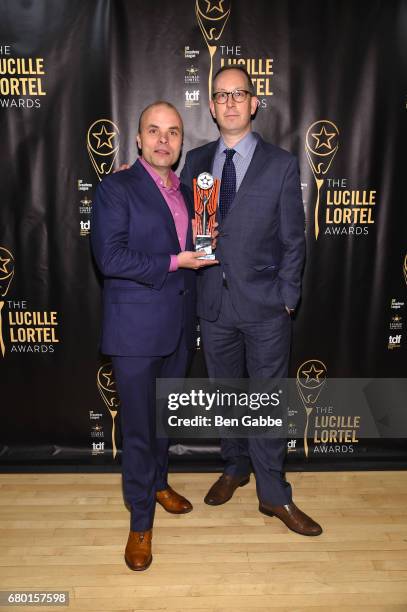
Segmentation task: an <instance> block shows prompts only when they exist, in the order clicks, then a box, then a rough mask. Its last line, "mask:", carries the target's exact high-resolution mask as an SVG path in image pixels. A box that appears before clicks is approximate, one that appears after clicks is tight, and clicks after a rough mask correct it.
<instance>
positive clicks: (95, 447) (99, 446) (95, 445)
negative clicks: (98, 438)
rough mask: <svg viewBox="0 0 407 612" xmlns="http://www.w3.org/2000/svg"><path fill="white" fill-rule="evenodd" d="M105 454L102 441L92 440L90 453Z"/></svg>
mask: <svg viewBox="0 0 407 612" xmlns="http://www.w3.org/2000/svg"><path fill="white" fill-rule="evenodd" d="M104 454H105V443H104V442H92V455H104Z"/></svg>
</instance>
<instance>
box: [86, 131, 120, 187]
mask: <svg viewBox="0 0 407 612" xmlns="http://www.w3.org/2000/svg"><path fill="white" fill-rule="evenodd" d="M119 136H120V132H119V128H118V127H117V125H115V124H114V123H113V121H110V119H98V120H97V121H94V122H93V123H92V125H91V126H90V128H89V129H88V133H87V136H86V148H87V150H88V154H89V158H90V161H91V162H92V166H93V168H94V170H95V172H96V174H97V177H98V179H99V181H101V180H102V178H103V177H105V176H106V175H107V174H110V172H111V171H112V170H113V164H114V162H115V159H116V157H117V153H118V151H119Z"/></svg>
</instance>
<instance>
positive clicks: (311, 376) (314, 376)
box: [301, 364, 324, 384]
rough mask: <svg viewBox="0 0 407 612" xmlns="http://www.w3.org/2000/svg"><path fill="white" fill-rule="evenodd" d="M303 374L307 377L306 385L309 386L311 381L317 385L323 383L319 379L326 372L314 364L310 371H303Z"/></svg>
mask: <svg viewBox="0 0 407 612" xmlns="http://www.w3.org/2000/svg"><path fill="white" fill-rule="evenodd" d="M301 373H302V374H305V376H306V377H307V379H306V381H305V384H309V383H310V382H311V381H313V380H314V381H315V382H316V383H321V382H323V381H322V380H321V379H320V378H319V377H320V375H321V374H323V373H324V370H318V369H317V368H316V367H315V365H314V364H312V365H311V367H310V369H309V370H302V372H301Z"/></svg>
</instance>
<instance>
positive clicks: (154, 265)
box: [91, 161, 196, 356]
mask: <svg viewBox="0 0 407 612" xmlns="http://www.w3.org/2000/svg"><path fill="white" fill-rule="evenodd" d="M182 193H183V196H184V199H185V203H186V205H187V208H188V213H189V216H190V217H191V216H192V214H193V204H192V198H191V192H190V190H189V189H188V188H186V187H185V186H183V185H182ZM91 242H92V248H93V253H94V256H95V259H96V263H97V265H98V267H99V270H100V271H101V273H102V274H103V277H104V289H103V326H102V345H101V350H102V352H103V353H106V354H108V355H122V356H155V355H161V356H162V355H169V354H170V353H172V352H173V351H174V350H175V348H176V346H177V343H178V340H179V338H180V335H181V331H182V328H183V327H184V329H185V332H186V339H187V344H188V346H189V347H191V348H192V347H193V346H194V340H195V328H196V319H195V316H196V303H195V274H196V273H195V272H194V271H193V270H185V269H179V270H177V271H175V272H169V271H168V270H169V265H170V255H171V254H177V253H179V252H180V251H181V247H180V244H179V241H178V237H177V233H176V229H175V224H174V220H173V217H172V214H171V211H170V210H169V208H168V205H167V203H166V201H165V200H164V198H163V197H162V195H161V193H160V190H159V189H158V187H157V185H156V184H155V183H154V181H153V179H152V178H151V177H150V175H149V174H148V172H147V171H146V170H145V169H144V168H143V166H142V165H141V164H140V162H139V161H136V162H135V164H134V165H133V166H132V167H131V168H130V169H129V170H124V171H122V172H118V173H116V174H112V175H110V176H108V177H106V178H105V179H104V180H103V181H102V182H101V183H100V185H99V186H98V188H97V192H96V199H95V203H94V207H93V213H92V232H91ZM186 249H187V250H193V245H192V235H191V224H189V226H188V234H187V243H186Z"/></svg>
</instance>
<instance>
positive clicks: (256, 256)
mask: <svg viewBox="0 0 407 612" xmlns="http://www.w3.org/2000/svg"><path fill="white" fill-rule="evenodd" d="M218 142H219V141H216V142H211V143H209V144H207V145H204V146H202V147H199V148H197V149H193V150H192V151H190V152H189V153H187V156H186V161H185V166H184V168H183V170H182V173H181V180H182V182H183V183H184V184H185V185H187V186H191V185H192V179H193V178H194V177H196V176H198V174H199V173H200V172H204V171H207V172H211V170H212V166H213V159H214V156H215V152H216V147H217V146H218ZM218 229H219V238H218V244H217V250H216V257H217V259H218V260H219V261H220V266H214V267H210V268H207V269H203V270H200V271H199V273H198V314H199V316H200V317H202V318H204V319H206V320H208V321H214V320H215V319H216V318H217V316H218V314H219V310H220V304H221V290H222V272H223V273H224V275H225V277H226V279H227V282H228V286H229V291H230V295H231V299H232V303H233V305H234V307H235V308H236V310H237V312H238V314H239V315H240V317H241V318H242V319H243V320H244V321H248V322H255V321H262V320H267V319H269V318H271V317H272V316H273V315H276V314H279V313H281V312H282V311H283V309H284V308H285V305H287V306H288V307H290V308H294V307H295V306H296V305H297V302H298V300H299V297H300V291H301V275H302V269H303V264H304V255H305V234H304V230H305V218H304V208H303V204H302V197H301V183H300V176H299V167H298V162H297V160H296V158H295V157H294V156H293V155H291V154H290V153H288V152H287V151H284V150H283V149H280V148H278V147H276V146H274V145H272V144H270V143H267V142H265V141H264V140H262V138H260V137H258V142H257V146H256V149H255V151H254V154H253V158H252V161H251V163H250V165H249V168H248V170H247V172H246V175H245V177H244V179H243V181H242V183H241V185H240V188H239V190H238V192H237V194H236V197H235V199H234V201H233V204H232V206H231V208H230V210H229V212H228V215H227V217H226V218H225V220H224V221H223V222H222V223H221V224H220V226H219V228H218Z"/></svg>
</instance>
